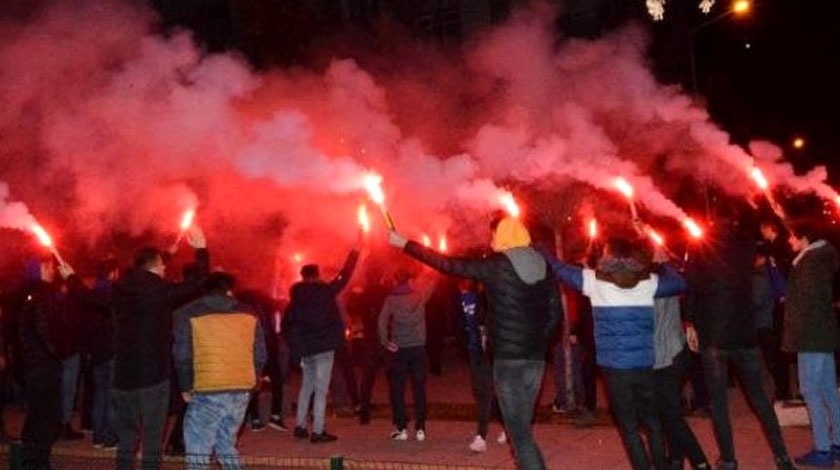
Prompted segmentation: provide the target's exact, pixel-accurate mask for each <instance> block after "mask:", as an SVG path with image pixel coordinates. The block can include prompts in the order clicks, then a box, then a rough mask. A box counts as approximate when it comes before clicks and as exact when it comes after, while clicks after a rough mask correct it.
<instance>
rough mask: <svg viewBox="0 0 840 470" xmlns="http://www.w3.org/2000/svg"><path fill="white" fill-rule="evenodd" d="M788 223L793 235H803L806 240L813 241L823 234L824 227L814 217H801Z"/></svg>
mask: <svg viewBox="0 0 840 470" xmlns="http://www.w3.org/2000/svg"><path fill="white" fill-rule="evenodd" d="M790 225H791V226H790V228H791V231H792V232H793V235H794V236H795V237H797V238H801V237H805V238H807V239H808V241H811V242H813V241H816V240H819V239H820V238H822V237H823V235H824V227H823V226H822V224H821V223H819V222H817V221H816V220H814V219H801V220H797V221H794V222H793V223H792V224H790Z"/></svg>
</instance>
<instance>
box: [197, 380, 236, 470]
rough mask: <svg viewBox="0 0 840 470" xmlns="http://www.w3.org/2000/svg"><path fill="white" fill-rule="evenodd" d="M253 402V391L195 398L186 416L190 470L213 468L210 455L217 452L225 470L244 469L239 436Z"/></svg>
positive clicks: (201, 395) (213, 394)
mask: <svg viewBox="0 0 840 470" xmlns="http://www.w3.org/2000/svg"><path fill="white" fill-rule="evenodd" d="M250 399H251V393H250V392H227V393H208V394H203V393H199V394H195V395H193V397H192V400H191V401H190V403H189V404H188V405H187V414H186V416H185V417H184V446H185V448H186V454H187V469H188V470H194V469H195V470H201V469H207V468H210V456H211V455H212V454H213V453H214V452H215V454H216V459H218V460H219V464H221V466H222V468H223V469H231V470H233V469H241V468H244V467H243V466H242V464H240V463H239V452H238V451H237V450H236V434H237V432H238V431H239V427H240V426H242V421H243V420H244V419H245V410H246V409H247V408H248V401H249V400H250Z"/></svg>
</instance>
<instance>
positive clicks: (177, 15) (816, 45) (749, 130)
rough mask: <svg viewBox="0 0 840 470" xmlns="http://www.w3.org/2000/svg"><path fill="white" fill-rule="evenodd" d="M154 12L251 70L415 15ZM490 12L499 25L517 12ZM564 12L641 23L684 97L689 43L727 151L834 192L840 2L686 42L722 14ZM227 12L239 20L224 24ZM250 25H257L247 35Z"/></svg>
mask: <svg viewBox="0 0 840 470" xmlns="http://www.w3.org/2000/svg"><path fill="white" fill-rule="evenodd" d="M153 3H154V4H155V7H156V8H157V9H158V11H159V12H160V13H161V14H162V16H163V17H164V18H165V19H166V22H167V23H168V24H169V25H172V24H182V25H187V26H188V27H190V28H191V29H193V30H195V31H196V32H197V34H198V36H199V38H200V39H201V40H202V41H203V43H204V44H205V47H208V48H210V49H211V50H220V49H229V48H239V49H242V50H244V51H245V52H246V54H248V55H249V57H250V58H251V60H252V62H253V63H254V64H255V65H256V66H261V67H264V66H271V65H274V64H281V65H289V64H296V63H305V62H307V60H308V59H307V57H309V54H310V53H311V52H312V50H313V49H314V48H315V47H316V46H317V45H322V44H324V43H326V42H329V39H328V37H330V36H335V35H337V34H346V33H347V31H351V30H352V31H354V32H356V33H358V32H359V31H362V33H361V34H368V35H370V36H368V37H366V38H365V39H368V38H370V37H374V38H375V37H376V33H375V32H371V29H375V28H376V27H377V26H376V25H377V21H376V18H375V17H376V16H377V15H379V16H391V17H395V19H396V20H397V22H402V23H403V24H407V23H410V22H411V21H412V16H411V15H412V14H413V13H416V7H412V6H411V5H410V4H411V3H413V2H408V3H406V2H401V1H396V0H392V1H372V2H354V1H349V2H348V4H362V3H366V4H367V5H374V7H373V11H361V12H359V13H358V16H357V17H356V18H350V19H348V18H340V13H339V12H338V10H337V7H335V6H332V7H331V6H330V5H329V4H330V3H331V2H312V1H310V2H303V1H297V2H296V1H284V2H266V1H254V2H237V1H235V0H209V1H202V2H188V1H180V2H173V1H172V0H155V1H154V2H153ZM455 3H457V2H455ZM489 3H490V4H491V8H492V13H493V16H494V17H495V20H498V19H501V18H504V16H505V15H506V14H507V12H509V11H510V9H511V8H513V4H515V3H516V2H511V1H500V0H496V1H492V2H489ZM566 3H567V4H566V11H567V12H569V13H567V14H566V16H564V17H561V18H560V19H559V20H558V34H565V35H572V36H577V37H586V38H592V39H597V37H598V36H599V35H601V34H604V33H608V32H609V31H610V30H612V29H614V28H617V27H620V26H621V25H622V24H624V23H626V22H627V21H637V22H641V23H643V24H645V25H646V26H647V27H649V28H650V29H651V31H652V33H653V38H654V39H653V42H652V44H651V52H650V56H651V60H652V66H653V68H654V70H655V71H656V73H657V76H659V78H660V80H662V81H663V82H664V83H678V84H681V85H682V86H684V87H685V88H686V89H687V90H691V88H692V79H691V64H690V42H689V36H693V40H694V44H695V54H696V55H695V57H696V77H697V88H698V90H697V92H698V93H697V94H696V97H697V99H698V100H701V101H703V102H705V103H706V105H707V107H708V109H709V111H710V112H711V114H712V116H713V118H714V120H715V121H716V122H718V123H719V124H720V125H721V126H722V127H723V128H724V129H726V130H727V131H728V132H730V133H731V134H732V137H733V139H734V140H735V142H737V143H739V144H746V143H747V142H749V141H750V140H754V139H767V140H770V141H772V142H774V143H776V144H777V145H779V146H781V147H783V148H785V149H787V151H788V152H787V154H786V158H787V159H789V160H790V161H792V162H793V163H794V165H795V166H796V168H797V170H799V171H804V170H807V169H808V168H811V167H813V166H814V165H817V164H820V163H824V164H826V165H828V166H829V169H830V173H831V176H830V178H831V181H832V182H833V183H835V184H837V183H840V161H835V160H838V159H837V158H836V155H838V152H839V151H840V138H838V134H837V132H836V130H837V127H838V124H840V123H839V122H838V118H837V117H836V116H837V112H836V110H837V109H840V92H838V83H840V72H838V71H837V67H832V63H833V62H834V61H836V60H837V59H838V58H840V28H838V26H837V18H838V17H840V2H835V1H829V0H821V1H809V2H797V1H792V0H755V1H754V2H753V3H752V8H751V11H750V12H749V13H748V14H747V15H745V16H736V15H729V16H726V17H724V18H721V19H720V20H718V21H715V22H713V23H711V24H708V25H706V26H703V27H702V28H700V29H696V30H695V32H694V33H691V32H690V31H691V30H692V29H694V28H696V27H697V26H699V25H701V24H703V23H704V22H706V21H709V20H710V19H713V18H716V17H717V16H718V15H720V14H721V13H722V12H725V11H726V9H727V8H728V7H729V5H730V4H729V3H728V2H726V1H721V0H718V1H717V3H716V5H715V6H714V8H713V10H712V12H711V13H710V14H709V15H703V14H702V13H700V11H699V9H698V8H697V3H698V2H697V1H695V0H690V1H689V0H675V1H672V2H668V3H667V5H666V18H665V20H664V21H662V22H657V23H655V22H653V21H652V20H651V19H650V18H649V17H648V16H647V12H646V11H645V8H644V1H643V0H569V1H568V2H566ZM191 4H192V6H190V5H191ZM235 4H239V6H236V5H235ZM336 4H337V2H336ZM231 5H234V8H233V10H237V9H238V11H239V13H240V14H236V13H233V14H231V13H230V12H231V10H232V9H231V8H229V7H230V6H231ZM242 5H247V6H246V7H243V6H242ZM313 5H315V6H314V7H313ZM318 5H320V6H318ZM255 13H256V14H255ZM249 18H250V19H249ZM255 18H258V19H259V20H255ZM256 21H259V22H260V23H261V24H252V23H254V22H256ZM406 29H411V25H410V24H409V25H406ZM444 29H445V28H444ZM456 29H457V28H456ZM254 30H262V31H263V32H265V31H266V30H271V31H273V32H272V33H270V34H268V35H266V34H263V35H262V36H259V37H255V36H254V35H250V36H249V35H248V34H247V32H248V31H254ZM237 31H239V32H240V33H237ZM242 31H245V32H246V33H245V34H241V32H242ZM278 31H283V33H279V32H278ZM413 33H414V37H415V38H417V39H418V40H423V41H427V42H428V41H435V40H437V41H441V42H447V43H448V44H449V45H451V43H452V42H453V36H454V37H455V39H454V40H455V41H457V40H459V39H460V38H461V37H463V35H462V34H460V32H459V31H457V30H456V31H454V32H453V31H446V30H444V31H442V32H441V31H436V32H435V33H434V36H435V37H432V38H430V37H428V36H429V33H428V31H426V32H421V33H417V32H416V31H414V32H413ZM796 137H801V138H803V139H804V140H805V143H806V144H805V146H804V147H803V148H802V149H794V148H793V147H792V142H793V140H794V139H795V138H796Z"/></svg>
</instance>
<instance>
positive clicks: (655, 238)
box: [647, 227, 699, 246]
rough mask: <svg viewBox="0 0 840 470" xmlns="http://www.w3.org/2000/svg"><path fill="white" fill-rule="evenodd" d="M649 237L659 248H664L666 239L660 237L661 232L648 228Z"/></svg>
mask: <svg viewBox="0 0 840 470" xmlns="http://www.w3.org/2000/svg"><path fill="white" fill-rule="evenodd" d="M698 228H699V227H698ZM647 235H648V238H650V239H651V240H652V241H653V243H656V244H657V245H659V246H664V245H665V239H664V238H662V235H660V234H659V232H657V231H656V230H654V229H652V228H650V227H648V229H647Z"/></svg>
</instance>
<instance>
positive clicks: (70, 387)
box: [61, 354, 80, 424]
mask: <svg viewBox="0 0 840 470" xmlns="http://www.w3.org/2000/svg"><path fill="white" fill-rule="evenodd" d="M79 357H80V355H79V354H74V355H72V356H70V357H68V358H66V359H64V360H63V361H61V424H67V423H69V422H70V418H72V417H73V404H74V403H75V402H76V386H77V385H78V383H79Z"/></svg>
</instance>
